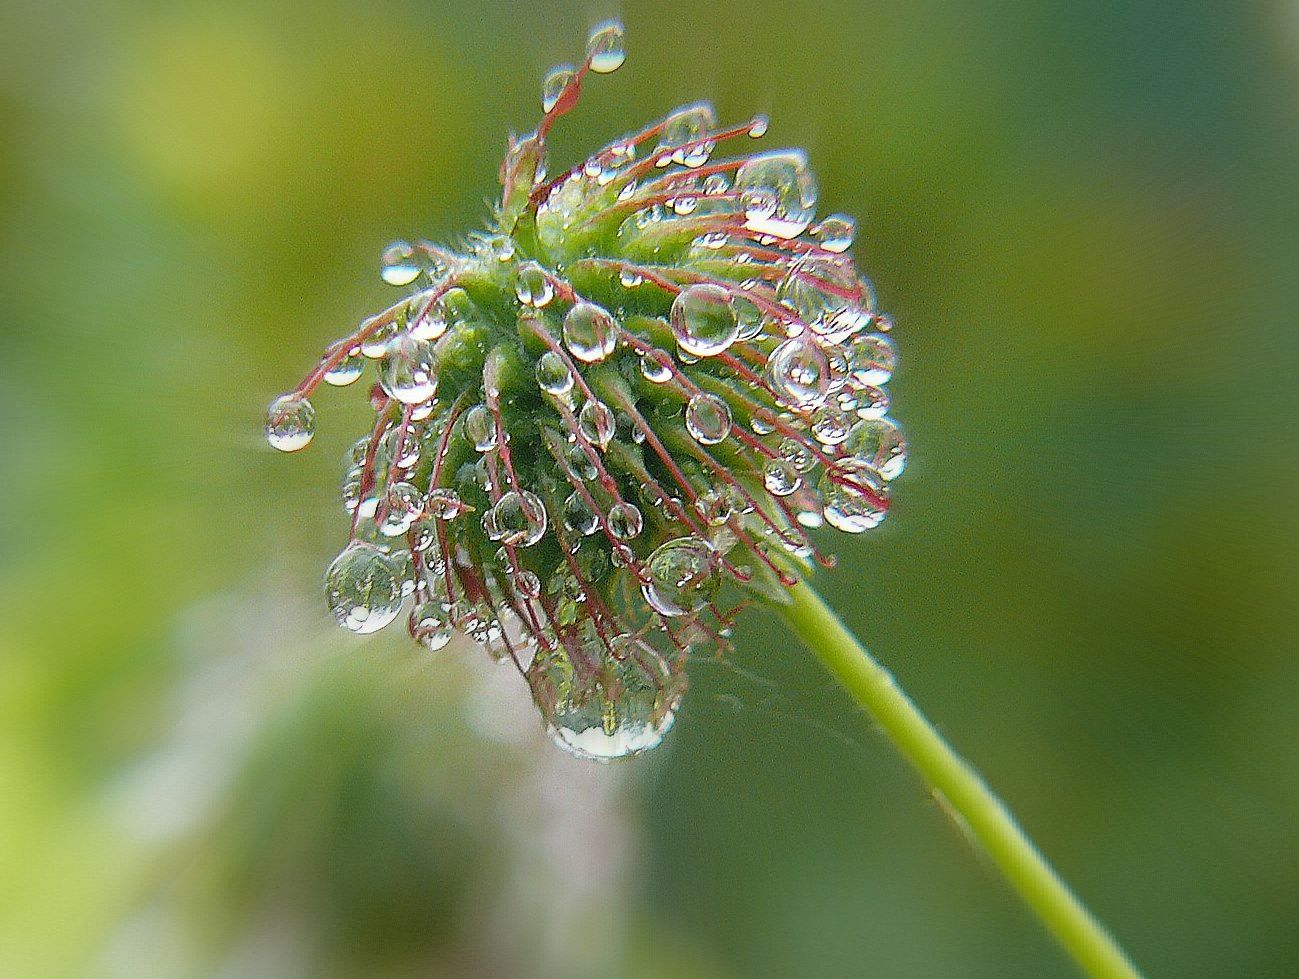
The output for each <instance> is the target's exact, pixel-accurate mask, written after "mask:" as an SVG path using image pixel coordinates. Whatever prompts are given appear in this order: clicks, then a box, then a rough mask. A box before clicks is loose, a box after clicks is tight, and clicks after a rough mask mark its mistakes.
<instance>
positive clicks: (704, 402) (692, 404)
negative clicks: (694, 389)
mask: <svg viewBox="0 0 1299 979" xmlns="http://www.w3.org/2000/svg"><path fill="white" fill-rule="evenodd" d="M686 431H688V432H689V433H690V434H691V436H692V437H693V438H694V439H695V441H696V442H699V443H701V444H702V445H716V444H717V443H718V442H721V441H723V440H724V439H725V438H726V436H727V435H729V434H730V431H731V409H730V407H729V406H728V405H727V404H726V402H725V401H723V400H722V399H721V398H719V397H717V395H715V394H696V395H695V396H694V397H693V398H691V399H690V401H689V402H687V404H686Z"/></svg>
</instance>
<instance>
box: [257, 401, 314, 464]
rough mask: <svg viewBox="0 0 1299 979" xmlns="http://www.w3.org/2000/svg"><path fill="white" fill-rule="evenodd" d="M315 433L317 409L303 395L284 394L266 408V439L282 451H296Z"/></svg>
mask: <svg viewBox="0 0 1299 979" xmlns="http://www.w3.org/2000/svg"><path fill="white" fill-rule="evenodd" d="M315 434H316V409H315V408H314V407H312V404H311V402H310V401H308V400H307V399H306V398H304V397H302V396H301V395H297V394H286V395H283V396H281V397H278V398H276V399H275V400H274V401H272V402H271V405H270V407H269V408H267V409H266V441H267V442H269V443H271V445H272V446H274V447H275V448H277V449H279V450H280V451H281V452H296V451H297V450H298V449H301V448H303V447H304V446H305V445H306V444H307V443H308V442H310V441H311V438H312V436H313V435H315Z"/></svg>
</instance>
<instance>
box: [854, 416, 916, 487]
mask: <svg viewBox="0 0 1299 979" xmlns="http://www.w3.org/2000/svg"><path fill="white" fill-rule="evenodd" d="M843 451H845V452H847V453H850V454H851V455H854V456H856V457H857V458H858V459H860V460H861V461H862V462H864V463H866V464H867V465H868V466H870V467H871V468H872V469H874V470H875V471H876V472H878V473H879V474H880V475H881V476H882V477H883V478H884V479H888V480H893V479H897V478H898V477H899V476H901V475H902V470H903V469H905V468H906V465H907V440H906V437H905V436H904V435H903V434H902V429H900V428H898V426H897V425H896V424H895V423H894V422H893V421H892V419H889V418H870V419H867V420H865V421H860V422H858V423H857V424H856V425H854V426H853V429H852V431H851V432H849V433H848V439H847V441H845V442H844V444H843Z"/></svg>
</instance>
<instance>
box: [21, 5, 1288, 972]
mask: <svg viewBox="0 0 1299 979" xmlns="http://www.w3.org/2000/svg"><path fill="white" fill-rule="evenodd" d="M610 15H621V16H623V17H624V19H625V20H626V22H627V25H628V29H629V45H628V46H629V59H628V63H627V65H626V66H625V67H624V68H623V69H622V70H621V71H619V72H618V73H617V74H615V75H613V76H611V77H609V78H607V79H605V78H600V79H597V80H596V83H595V84H593V85H592V86H591V87H590V89H589V92H588V98H587V100H586V101H585V102H584V104H583V105H582V106H581V107H580V108H579V110H578V111H577V112H576V113H574V115H573V116H572V117H570V119H569V120H566V123H565V125H563V126H562V127H561V132H560V135H559V136H558V138H557V139H556V141H555V144H554V146H555V152H556V155H557V157H558V158H559V159H564V158H576V157H577V156H578V154H580V153H581V152H583V151H584V150H585V149H587V148H589V147H590V146H593V145H595V143H596V142H597V141H601V140H604V139H606V138H609V137H612V136H614V135H616V134H618V133H620V132H622V131H625V130H627V129H630V128H632V127H634V126H636V125H638V124H639V123H641V122H642V121H644V120H647V119H649V118H652V117H654V116H657V115H661V114H662V113H664V112H666V111H667V110H669V109H671V108H672V107H674V106H675V105H677V104H679V103H682V102H685V101H689V100H693V99H696V98H700V97H710V98H712V99H714V100H715V102H716V104H717V106H718V109H719V112H720V115H721V116H722V117H723V118H724V119H742V118H746V117H747V116H748V115H749V114H750V113H752V112H753V111H755V110H760V111H766V112H768V113H770V115H771V118H772V127H771V134H770V136H769V137H768V141H769V142H776V143H791V144H798V145H804V146H806V147H807V148H808V149H809V151H810V154H811V158H812V160H813V162H814V165H815V166H816V168H817V170H818V172H819V176H820V180H821V186H822V201H823V208H824V210H826V211H829V210H842V211H847V212H850V213H855V214H857V215H859V216H860V217H861V219H862V234H861V236H860V242H859V245H858V249H857V251H858V255H859V259H860V261H861V263H862V265H863V267H864V268H865V269H867V270H868V271H869V272H870V274H871V275H872V276H873V278H874V279H875V281H876V283H877V285H878V289H879V292H880V295H881V298H882V301H883V303H884V305H885V307H886V308H887V309H890V310H891V311H893V312H894V313H895V315H896V319H897V322H898V332H897V336H898V338H899V342H900V344H901V347H902V351H903V354H904V370H903V371H902V372H901V373H900V375H899V377H898V379H897V381H896V383H895V385H894V393H895V401H896V404H897V415H898V417H899V418H900V419H901V420H902V421H903V423H904V424H905V427H906V429H907V431H908V433H909V435H910V436H911V438H912V442H913V461H912V464H911V466H910V468H909V470H908V472H907V474H906V476H905V477H904V478H903V479H902V480H901V481H900V482H899V484H898V485H897V486H896V494H895V495H896V508H895V511H894V514H893V515H892V516H891V517H890V519H889V520H888V521H887V522H886V524H885V525H884V526H883V527H882V528H881V529H880V530H878V531H877V532H874V533H872V534H870V535H867V537H866V538H865V539H853V540H841V541H836V542H835V546H836V548H837V550H838V551H839V553H840V556H841V559H842V565H841V568H840V570H838V571H837V572H835V573H834V574H832V575H828V576H825V578H824V580H823V581H822V587H823V588H824V590H825V591H826V593H827V594H828V596H829V597H830V599H831V600H832V601H833V602H834V604H835V605H836V606H837V608H838V609H839V610H840V611H841V612H842V614H843V616H844V617H845V618H846V619H847V620H848V622H849V623H850V624H851V625H852V626H853V627H854V628H855V629H856V630H857V631H858V632H859V633H860V634H861V635H862V636H863V637H864V638H865V639H866V640H867V641H868V642H869V644H870V645H872V646H873V647H874V648H875V649H876V650H877V651H878V653H879V654H880V655H881V656H882V658H883V659H885V660H886V661H887V662H888V663H889V664H890V665H891V666H892V667H893V668H894V669H895V671H896V672H897V674H898V675H899V677H900V678H901V680H902V681H903V683H904V684H905V685H906V686H907V687H908V688H909V689H910V690H911V692H912V693H913V695H914V696H915V697H916V699H917V700H918V701H919V702H920V703H921V704H922V705H923V706H924V707H925V708H926V710H927V711H928V712H929V713H930V714H931V715H932V716H933V717H934V718H936V719H937V720H938V721H939V722H940V724H941V725H942V727H943V728H944V729H945V731H946V732H947V733H948V734H949V736H950V737H951V739H952V740H953V741H954V742H955V744H956V745H957V746H958V747H959V748H960V749H961V750H963V751H964V752H965V753H967V754H968V755H969V756H971V757H972V758H974V759H976V760H977V762H978V763H979V765H980V766H981V768H982V769H983V771H984V772H985V774H986V775H987V776H988V778H989V780H990V781H991V782H992V783H993V784H994V785H995V786H996V787H997V788H998V789H1000V790H1001V791H1002V793H1003V794H1004V795H1005V797H1006V798H1007V799H1008V800H1009V801H1010V802H1011V804H1012V805H1013V806H1014V808H1015V809H1016V810H1017V812H1018V813H1019V815H1020V816H1021V818H1022V820H1023V822H1024V823H1025V824H1026V825H1027V827H1028V828H1029V830H1030V831H1031V832H1032V833H1033V834H1034V835H1035V836H1036V837H1037V839H1038V840H1039V841H1040V843H1041V845H1042V846H1043V848H1044V849H1045V851H1046V852H1047V853H1048V854H1049V855H1050V856H1051V857H1052V858H1053V859H1054V860H1055V861H1056V862H1057V864H1058V865H1059V867H1060V868H1061V869H1062V871H1063V872H1064V873H1065V874H1066V876H1067V877H1068V878H1069V879H1070V880H1071V881H1073V882H1074V884H1075V885H1076V887H1077V889H1078V890H1079V891H1080V892H1081V894H1082V895H1083V896H1084V897H1085V898H1086V899H1087V900H1088V901H1089V902H1090V903H1091V905H1092V906H1093V907H1094V908H1095V910H1096V911H1097V913H1098V914H1099V915H1100V916H1101V917H1102V918H1103V919H1104V920H1105V921H1107V922H1109V923H1110V924H1111V925H1112V926H1113V928H1114V930H1115V931H1116V932H1117V933H1118V935H1119V936H1120V938H1121V939H1122V940H1123V941H1124V942H1125V944H1126V945H1127V946H1128V947H1129V948H1130V950H1131V951H1132V953H1133V954H1134V955H1135V957H1136V958H1137V959H1138V960H1139V962H1141V963H1142V964H1143V966H1145V967H1146V968H1147V969H1148V970H1149V973H1150V974H1151V975H1152V976H1179V977H1180V976H1191V977H1231V979H1236V977H1251V979H1263V977H1283V976H1294V975H1299V928H1296V914H1297V912H1299V763H1297V758H1299V756H1297V754H1296V741H1297V736H1299V723H1297V718H1299V711H1297V710H1296V704H1299V656H1297V655H1296V654H1297V653H1299V642H1297V641H1296V637H1297V635H1299V508H1297V507H1296V499H1297V497H1299V440H1297V439H1296V435H1297V434H1299V426H1297V425H1296V418H1297V417H1299V416H1297V414H1296V412H1297V409H1299V384H1296V374H1297V373H1299V331H1297V330H1296V308H1297V307H1299V234H1296V227H1297V223H1299V156H1297V155H1296V154H1297V151H1299V138H1297V137H1299V126H1297V123H1299V94H1297V93H1299V5H1296V4H1295V3H1294V2H1289V0H1287V2H1284V3H1283V2H1265V3H1233V4H1223V3H1211V2H1176V3H1175V2H1167V0H1166V2H1154V0H1129V2H1126V3H1120V2H1096V0H1087V2H1076V0H1071V2H1065V0H1048V2H1041V0H1012V2H1008V3H998V4H984V3H974V2H967V0H957V2H951V0H908V2H906V3H897V2H888V3H883V2H850V0H820V2H816V3H809V2H805V0H750V2H744V3H701V2H697V0H692V2H685V0H659V2H652V3H651V2H630V0H629V2H627V3H625V5H624V6H623V7H622V8H621V9H618V8H613V7H609V6H607V5H605V4H604V2H603V0H589V2H587V3H578V4H567V3H553V2H537V3H530V4H523V3H515V2H495V0H494V2H483V0H473V2H470V0H454V2H451V0H424V2H418V0H404V2H403V0H393V2H381V3H366V4H361V3H354V2H353V3H341V2H329V0H327V2H324V3H305V2H271V3H268V2H251V0H175V2H171V3H166V4H163V3H154V2H127V0H112V2H105V3H85V2H74V0H0V338H2V340H3V346H2V347H0V351H2V352H0V446H2V447H3V452H2V454H0V485H3V491H0V499H3V506H0V975H4V976H7V977H14V979H28V977H35V979H46V977H78V979H81V977H91V979H100V977H106V979H114V977H132V979H155V977H156V979H188V977H220V979H271V977H274V979H295V977H303V979H307V977H311V979H316V977H340V979H341V977H347V979H351V977H379V979H386V977H392V979H397V977H443V976H501V977H541V979H548V977H557V979H558V977H563V979H585V977H633V979H650V977H662V979H668V977H683V979H724V977H744V979H752V977H763V976H771V977H782V979H783V977H789V976H800V977H802V976H806V977H839V976H878V977H984V976H987V977H998V979H1008V977H1054V976H1069V975H1072V974H1073V973H1072V971H1071V966H1070V965H1069V963H1068V962H1067V960H1066V959H1065V958H1064V957H1063V956H1062V955H1061V954H1060V953H1059V952H1058V951H1057V950H1056V949H1055V947H1054V946H1053V945H1052V944H1051V942H1050V941H1049V940H1048V939H1046V938H1045V937H1043V935H1042V934H1041V933H1040V931H1039V929H1038V927H1037V926H1036V924H1035V923H1034V921H1033V920H1031V919H1030V918H1029V916H1028V915H1027V914H1026V913H1025V912H1024V911H1023V910H1022V909H1021V908H1020V906H1019V905H1018V904H1017V902H1016V900H1015V899H1014V898H1013V897H1012V896H1011V895H1010V894H1009V892H1008V890H1007V888H1006V887H1005V886H1004V885H1003V884H1002V883H1001V881H1000V880H999V878H998V877H997V876H996V875H995V874H994V873H993V872H992V870H991V869H990V868H989V867H988V866H987V865H986V863H985V862H984V861H981V860H980V859H978V858H977V857H975V856H974V855H972V854H971V852H970V851H969V849H968V848H967V847H966V845H965V843H964V842H963V841H962V840H961V839H960V837H959V834H958V832H957V831H956V830H955V828H954V827H953V826H952V825H950V823H949V822H948V820H947V818H946V817H945V815H944V814H943V812H942V810H941V809H940V808H939V807H938V806H937V805H936V804H935V803H934V801H933V800H932V799H930V798H928V797H926V795H925V793H924V791H923V789H922V788H921V786H920V785H919V784H918V783H917V781H916V780H915V779H914V778H913V777H912V776H911V775H910V773H909V772H908V771H907V770H905V769H904V768H903V766H902V765H901V763H900V762H899V761H898V760H897V759H896V757H895V756H894V754H893V753H892V751H891V750H890V749H889V747H888V746H887V745H886V744H884V743H883V742H882V741H881V740H880V738H879V737H878V736H877V735H876V733H875V732H874V731H872V729H871V726H870V724H869V722H868V720H867V719H866V718H864V717H862V716H860V715H859V714H857V713H856V712H855V711H854V710H853V709H852V707H851V706H850V704H849V703H848V701H847V699H846V698H845V696H843V695H842V694H841V693H840V692H838V691H837V689H836V688H834V687H833V686H832V685H831V684H830V683H829V682H828V681H827V678H826V677H825V676H824V675H823V674H822V673H821V672H820V670H819V669H818V667H817V666H816V665H815V664H814V662H812V661H811V660H810V659H809V658H808V657H807V656H806V655H805V654H804V653H802V652H801V651H799V650H798V649H797V648H795V647H794V646H793V645H792V644H791V643H790V642H789V641H787V640H786V639H785V638H784V637H783V635H782V634H781V633H780V632H779V630H777V629H776V628H774V623H772V622H771V621H769V620H764V619H762V618H761V617H759V616H755V617H753V618H752V619H750V620H749V621H747V622H745V623H744V624H743V625H742V626H741V628H740V630H739V633H738V637H737V642H738V647H739V648H738V651H737V653H736V655H735V656H734V657H733V658H732V659H731V660H729V661H727V662H725V663H710V662H704V663H701V664H698V665H697V666H696V667H695V668H694V670H693V675H692V678H691V679H692V683H693V689H692V693H691V696H690V697H689V699H688V701H687V705H686V707H685V708H684V709H683V711H682V713H681V717H680V720H679V723H678V726H677V729H676V730H675V732H674V733H673V734H672V735H671V737H670V739H669V741H668V743H667V745H666V746H665V747H664V748H663V749H662V750H661V751H659V752H657V753H655V755H654V756H652V757H649V758H647V759H645V760H643V761H637V762H634V763H631V764H624V765H619V766H613V767H608V768H604V767H598V766H590V765H585V764H583V763H580V762H576V761H574V760H572V759H569V758H568V757H566V756H563V755H562V754H560V753H559V752H558V751H557V750H555V749H553V748H551V747H550V746H549V744H548V743H547V742H546V741H545V740H544V738H543V737H542V736H541V734H540V732H539V731H538V729H537V725H536V721H535V720H534V718H533V715H532V714H531V712H530V711H529V709H528V707H527V703H526V698H525V696H524V694H523V691H522V689H521V686H522V685H521V684H520V683H519V682H518V681H517V678H512V677H511V676H510V675H507V673H506V671H503V670H498V669H496V668H494V667H491V666H489V665H488V664H487V663H486V662H485V657H484V656H483V654H481V653H479V652H478V651H476V650H474V649H471V648H468V647H467V646H463V645H456V646H453V647H451V648H449V649H448V650H445V651H444V652H443V653H442V654H440V655H438V656H437V657H429V656H427V655H426V654H422V653H421V651H420V650H418V649H415V648H413V647H411V646H409V645H408V644H407V643H406V641H405V640H404V637H403V636H401V635H400V634H399V630H397V629H394V630H391V631H392V632H393V635H381V636H378V637H375V638H371V639H369V640H359V639H355V638H354V637H351V636H348V635H341V634H339V633H338V630H336V629H335V628H334V627H333V626H332V623H331V622H330V621H329V619H328V615H327V612H326V610H325V609H324V607H323V602H322V600H321V598H320V596H319V576H320V573H321V569H322V568H323V567H324V565H325V564H326V563H327V561H328V560H329V559H330V557H331V556H332V555H333V554H334V553H335V552H336V551H337V549H338V548H339V546H340V545H341V543H342V541H343V539H344V535H345V526H344V519H343V515H342V512H341V509H340V507H339V506H338V503H337V497H336V493H337V483H338V480H339V479H340V475H341V455H342V453H343V451H344V449H345V447H346V446H347V445H348V444H349V443H350V441H351V439H352V438H353V437H354V436H355V431H356V430H358V429H359V426H360V425H361V421H360V419H361V417H362V415H363V414H364V409H363V408H361V407H360V406H359V405H356V404H354V403H353V402H355V401H356V400H357V399H356V397H355V394H356V392H335V395H336V396H334V397H330V396H328V393H326V395H325V396H322V397H321V398H319V399H318V407H319V409H320V428H321V434H320V435H319V436H318V437H317V439H316V442H315V444H313V446H312V447H311V448H310V450H308V451H306V452H304V453H300V454H298V455H295V456H292V457H284V456H281V455H278V454H275V453H273V452H272V451H271V450H270V449H268V448H267V447H266V446H265V444H264V443H263V441H262V439H261V435H260V426H261V418H262V411H263V408H264V405H265V404H266V402H267V401H269V400H270V398H271V397H273V396H274V395H275V394H277V393H278V392H280V391H281V390H284V389H286V388H287V387H289V386H291V385H292V383H294V381H296V379H297V378H298V377H299V376H300V375H301V374H302V373H303V372H304V371H305V370H306V368H307V367H308V366H309V365H310V363H311V362H312V361H313V359H314V357H315V356H316V354H317V353H318V351H319V350H320V349H321V348H322V347H323V345H324V344H325V343H326V342H327V341H328V340H329V339H331V338H333V337H335V336H337V335H340V334H341V333H343V332H345V331H346V330H347V329H349V328H350V327H351V325H352V324H354V323H355V322H356V321H357V320H358V318H359V317H360V316H362V315H363V314H364V313H366V312H368V311H370V310H372V309H375V308H378V307H379V305H380V304H381V303H385V302H386V301H387V298H388V297H387V293H386V290H385V287H384V286H383V285H382V284H381V283H379V281H378V277H377V275H376V274H375V273H376V267H377V256H378V253H379V251H380V250H381V248H382V246H383V245H384V244H385V243H386V242H387V241H389V240H390V239H392V238H396V237H406V236H427V237H430V238H433V239H437V238H439V237H447V236H450V235H453V234H454V233H455V232H457V231H460V230H465V229H468V228H471V227H474V226H476V225H477V224H478V223H479V222H480V221H481V219H482V218H483V216H484V215H485V213H486V207H485V205H484V200H485V199H486V198H488V197H489V196H490V195H491V194H492V193H493V192H494V188H495V173H496V165H497V162H498V160H499V156H500V153H501V151H502V148H503V145H504V137H505V134H506V132H507V131H508V130H510V129H512V128H513V129H515V130H523V129H525V128H527V127H529V126H530V125H531V124H532V122H533V120H534V118H535V114H536V112H537V111H538V110H537V100H538V95H537V86H538V82H539V78H540V75H541V73H542V72H543V71H544V69H545V68H547V67H548V66H549V65H550V64H552V63H555V62H558V61H563V60H570V59H572V58H574V57H576V56H577V55H578V54H579V53H580V50H581V45H582V42H583V39H584V37H585V33H586V30H587V28H588V27H589V26H590V25H591V24H592V23H594V22H595V21H596V20H598V19H600V18H602V17H606V16H610Z"/></svg>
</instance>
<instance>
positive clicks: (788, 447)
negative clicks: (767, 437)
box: [780, 436, 816, 473]
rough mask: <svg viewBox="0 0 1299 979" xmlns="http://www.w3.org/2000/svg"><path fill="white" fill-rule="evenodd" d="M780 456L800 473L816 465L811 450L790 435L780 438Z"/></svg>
mask: <svg viewBox="0 0 1299 979" xmlns="http://www.w3.org/2000/svg"><path fill="white" fill-rule="evenodd" d="M780 457H781V458H782V459H784V460H785V461H786V462H788V463H790V464H791V465H792V466H793V467H794V469H795V471H797V472H800V473H805V472H809V471H810V470H811V469H812V467H813V466H815V465H816V455H815V454H814V453H813V452H812V450H811V449H810V448H809V447H808V446H806V445H804V444H803V443H802V442H800V441H799V440H798V439H796V438H793V437H792V436H791V437H789V438H785V439H782V440H781V442H780Z"/></svg>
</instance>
